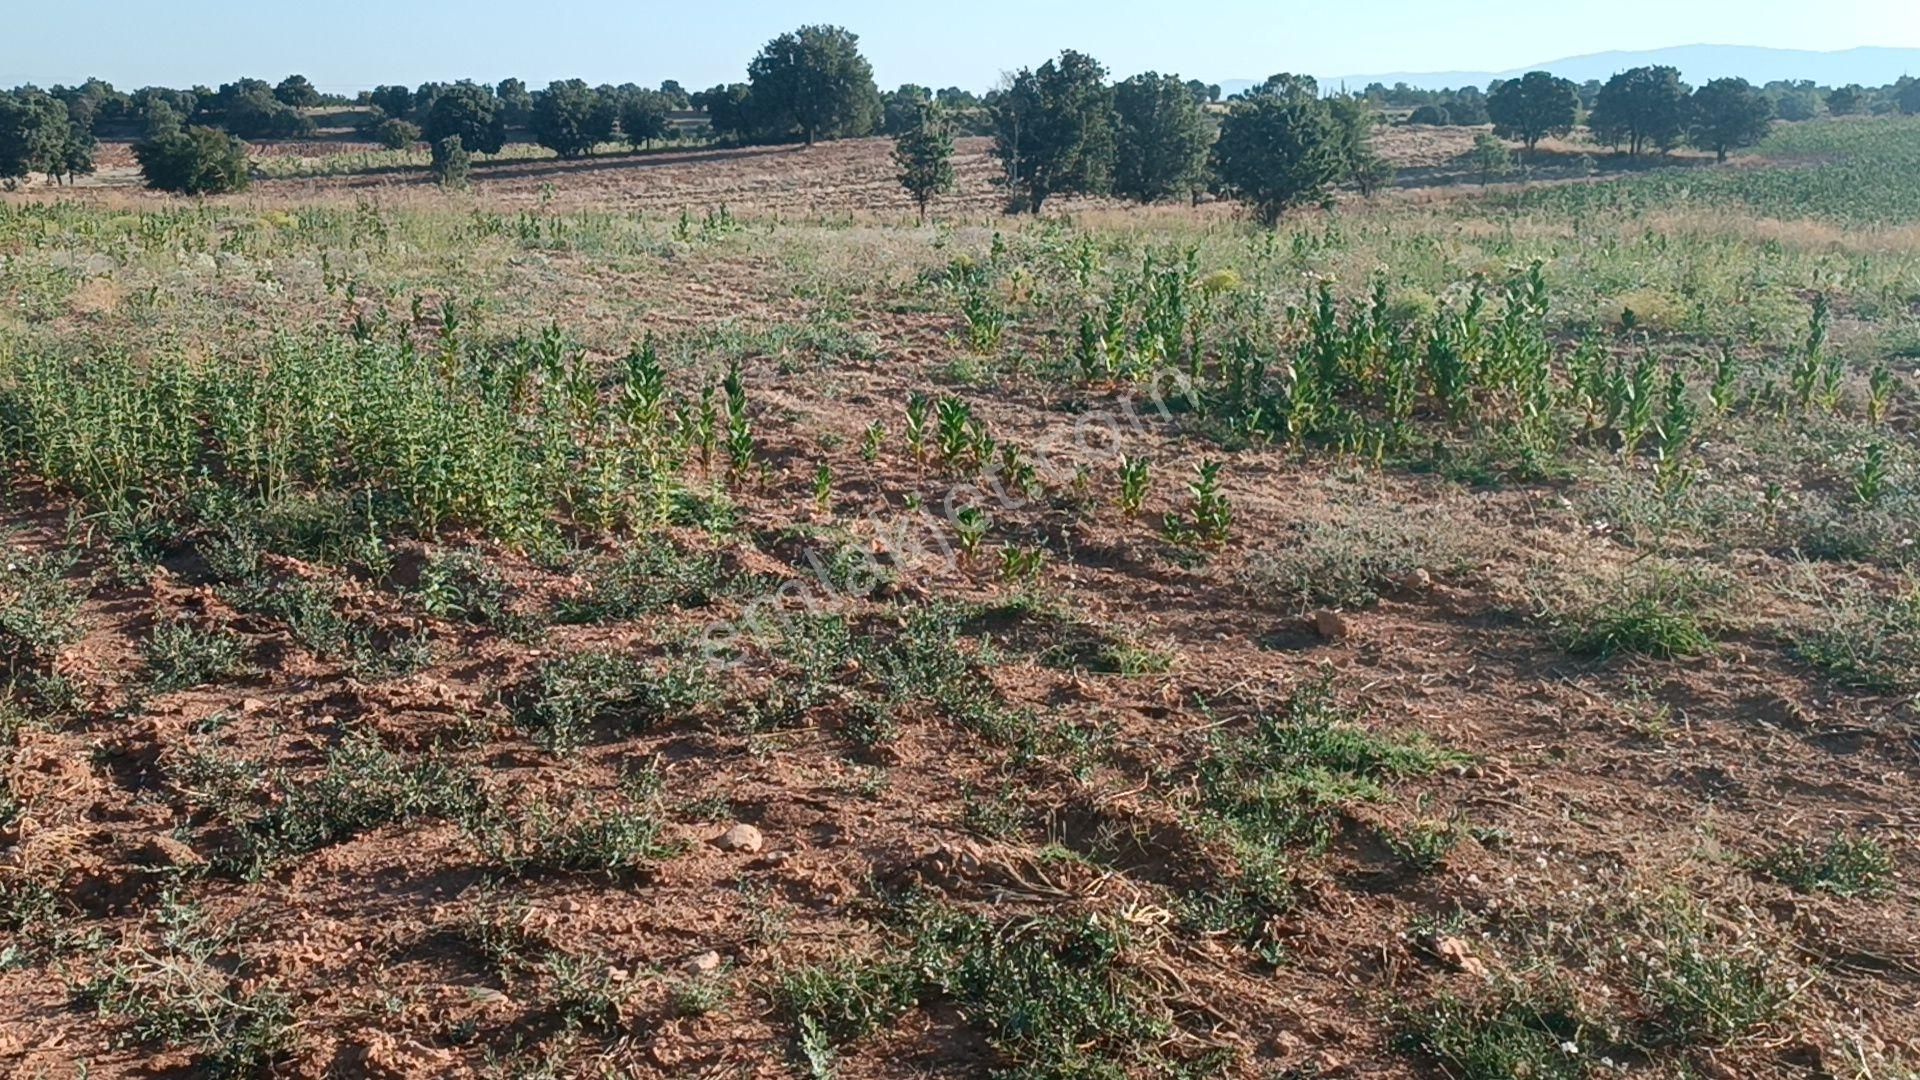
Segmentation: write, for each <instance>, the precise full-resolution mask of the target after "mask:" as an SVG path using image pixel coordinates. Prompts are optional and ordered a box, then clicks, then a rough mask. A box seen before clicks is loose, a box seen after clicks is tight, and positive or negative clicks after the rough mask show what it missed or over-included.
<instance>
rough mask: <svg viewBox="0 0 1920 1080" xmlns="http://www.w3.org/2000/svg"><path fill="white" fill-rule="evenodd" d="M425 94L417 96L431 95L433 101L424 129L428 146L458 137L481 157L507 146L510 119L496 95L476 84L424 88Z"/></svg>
mask: <svg viewBox="0 0 1920 1080" xmlns="http://www.w3.org/2000/svg"><path fill="white" fill-rule="evenodd" d="M421 91H422V92H421V93H420V94H417V95H415V96H416V97H419V96H427V95H429V94H430V95H431V97H432V100H433V104H432V105H431V106H430V107H429V108H428V110H427V116H426V123H424V124H422V125H421V127H422V128H423V129H424V134H425V135H426V137H427V141H428V142H431V143H438V142H440V141H442V140H444V139H447V138H450V137H452V136H455V135H457V136H459V137H460V145H461V146H462V147H463V148H465V149H466V150H467V152H469V153H479V154H497V153H499V152H500V148H501V147H502V146H505V145H506V142H507V124H506V117H505V116H504V115H503V112H502V110H501V108H500V99H499V98H496V97H494V95H493V91H491V90H489V89H487V88H486V87H484V86H475V85H474V84H472V83H455V84H453V85H452V86H447V87H431V88H429V87H422V88H421Z"/></svg>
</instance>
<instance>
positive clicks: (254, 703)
mask: <svg viewBox="0 0 1920 1080" xmlns="http://www.w3.org/2000/svg"><path fill="white" fill-rule="evenodd" d="M266 711H267V703H266V702H264V701H261V700H260V699H259V698H257V697H250V698H247V699H245V700H243V701H241V702H240V712H241V714H242V715H244V716H254V715H257V714H259V713H263V712H266Z"/></svg>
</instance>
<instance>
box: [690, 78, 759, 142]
mask: <svg viewBox="0 0 1920 1080" xmlns="http://www.w3.org/2000/svg"><path fill="white" fill-rule="evenodd" d="M692 104H693V107H694V108H696V109H699V110H700V111H701V112H703V113H706V114H707V123H708V125H710V126H711V127H712V128H713V133H714V135H716V136H718V137H719V138H723V139H745V138H746V137H747V136H749V135H751V134H752V133H753V93H752V91H751V90H750V89H748V87H747V84H746V83H730V84H728V85H726V86H716V87H714V88H713V89H711V90H702V91H700V92H699V93H697V94H694V95H693V101H692Z"/></svg>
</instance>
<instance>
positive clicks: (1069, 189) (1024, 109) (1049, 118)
mask: <svg viewBox="0 0 1920 1080" xmlns="http://www.w3.org/2000/svg"><path fill="white" fill-rule="evenodd" d="M1113 128H1114V120H1113V90H1112V88H1111V87H1109V86H1108V85H1107V69H1106V68H1104V67H1102V66H1100V62H1099V61H1097V60H1095V59H1094V58H1093V57H1091V56H1088V55H1086V54H1085V53H1078V52H1074V51H1072V50H1071V49H1069V50H1068V51H1066V52H1063V53H1061V54H1060V56H1059V57H1058V58H1057V59H1053V60H1049V61H1047V62H1046V63H1044V64H1042V65H1040V67H1039V68H1037V69H1023V70H1021V71H1020V73H1019V74H1017V75H1015V76H1014V77H1013V82H1012V85H1010V86H1008V87H1007V89H1006V90H1005V91H1004V92H1002V93H1001V94H1000V96H999V97H998V98H996V99H995V100H994V103H993V129H994V150H995V152H996V153H997V154H998V155H999V157H1000V163H1001V164H1002V165H1003V166H1005V168H1006V181H1007V183H1008V184H1009V185H1010V186H1011V187H1012V188H1013V189H1014V190H1015V191H1017V192H1019V193H1020V197H1021V202H1022V204H1023V206H1024V208H1025V209H1027V210H1031V211H1032V212H1034V213H1036V214H1038V213H1039V212H1040V210H1041V208H1042V207H1043V206H1045V205H1046V201H1047V199H1049V198H1050V197H1052V196H1054V195H1061V194H1104V193H1105V192H1107V191H1110V190H1112V186H1113V165H1114V131H1113Z"/></svg>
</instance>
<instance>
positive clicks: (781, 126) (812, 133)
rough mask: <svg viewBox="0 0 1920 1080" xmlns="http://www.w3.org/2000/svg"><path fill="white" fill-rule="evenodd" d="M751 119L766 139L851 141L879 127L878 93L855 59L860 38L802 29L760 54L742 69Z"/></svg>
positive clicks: (834, 30)
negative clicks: (750, 97) (747, 85)
mask: <svg viewBox="0 0 1920 1080" xmlns="http://www.w3.org/2000/svg"><path fill="white" fill-rule="evenodd" d="M747 79H748V82H749V83H750V84H751V86H752V93H753V104H754V119H755V120H756V121H758V122H759V124H760V125H761V126H762V127H763V128H764V129H765V132H766V134H768V135H769V136H771V137H774V138H781V137H785V136H790V135H794V134H798V135H800V136H801V137H802V138H803V139H805V140H806V144H807V145H808V146H812V145H813V144H814V142H815V141H817V140H819V139H823V138H824V139H839V138H855V137H858V136H861V135H866V134H868V133H870V132H872V131H873V130H874V128H876V127H877V126H879V124H880V88H879V87H878V86H876V85H874V81H873V65H872V64H869V63H868V62H867V58H866V57H865V56H862V55H861V53H860V35H858V34H855V33H852V32H851V31H849V30H846V29H844V28H842V27H838V26H803V27H801V28H800V29H798V30H795V31H793V32H792V33H788V34H782V35H780V36H779V37H777V38H774V39H773V40H772V41H769V42H767V44H766V47H765V48H763V49H761V50H760V55H758V56H756V57H754V58H753V63H752V64H750V65H749V66H748V68H747Z"/></svg>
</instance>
